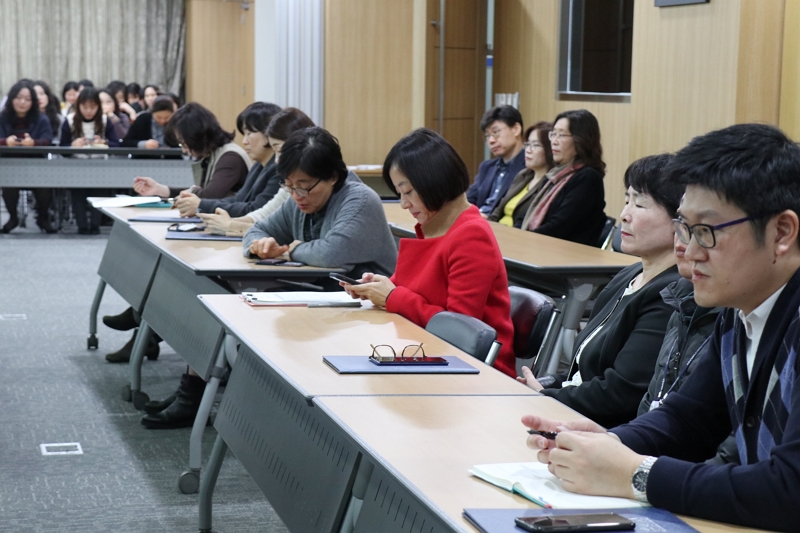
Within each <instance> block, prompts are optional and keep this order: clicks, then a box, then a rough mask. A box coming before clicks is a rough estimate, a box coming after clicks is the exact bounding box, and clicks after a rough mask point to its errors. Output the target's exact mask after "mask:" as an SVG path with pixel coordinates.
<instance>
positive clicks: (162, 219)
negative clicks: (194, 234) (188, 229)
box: [128, 206, 203, 224]
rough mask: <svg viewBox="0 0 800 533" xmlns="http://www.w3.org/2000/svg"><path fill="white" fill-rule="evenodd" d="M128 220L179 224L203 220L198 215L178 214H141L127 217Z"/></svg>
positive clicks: (196, 222) (195, 222)
mask: <svg viewBox="0 0 800 533" xmlns="http://www.w3.org/2000/svg"><path fill="white" fill-rule="evenodd" d="M136 207H142V206H136ZM128 222H168V223H176V222H180V223H181V224H200V223H202V222H203V221H202V220H201V219H200V217H187V218H180V217H178V216H172V217H165V216H157V215H142V216H138V217H132V218H129V219H128Z"/></svg>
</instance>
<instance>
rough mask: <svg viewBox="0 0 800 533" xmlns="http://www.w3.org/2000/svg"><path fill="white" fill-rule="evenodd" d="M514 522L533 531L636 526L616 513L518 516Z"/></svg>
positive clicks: (552, 531) (586, 529) (611, 529)
mask: <svg viewBox="0 0 800 533" xmlns="http://www.w3.org/2000/svg"><path fill="white" fill-rule="evenodd" d="M514 523H515V524H517V526H518V527H520V528H522V529H524V530H525V531H533V532H534V533H559V532H562V531H564V532H566V531H569V532H570V533H572V532H576V533H577V532H580V531H631V530H632V529H634V528H635V527H636V523H635V522H634V521H633V520H629V519H627V518H625V517H624V516H620V515H618V514H617V513H596V514H564V515H558V516H553V515H549V516H519V517H517V518H515V519H514Z"/></svg>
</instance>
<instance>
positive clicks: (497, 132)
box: [483, 128, 508, 141]
mask: <svg viewBox="0 0 800 533" xmlns="http://www.w3.org/2000/svg"><path fill="white" fill-rule="evenodd" d="M507 129H508V128H495V129H493V130H491V131H487V132H485V133H484V134H483V139H484V140H485V141H488V140H489V139H490V138H491V139H494V140H497V139H499V138H500V136H501V135H502V134H503V133H504V132H505V131H506V130H507Z"/></svg>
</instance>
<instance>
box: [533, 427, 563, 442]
mask: <svg viewBox="0 0 800 533" xmlns="http://www.w3.org/2000/svg"><path fill="white" fill-rule="evenodd" d="M528 434H530V435H541V436H542V437H544V438H546V439H549V440H556V435H558V431H539V430H536V429H529V430H528Z"/></svg>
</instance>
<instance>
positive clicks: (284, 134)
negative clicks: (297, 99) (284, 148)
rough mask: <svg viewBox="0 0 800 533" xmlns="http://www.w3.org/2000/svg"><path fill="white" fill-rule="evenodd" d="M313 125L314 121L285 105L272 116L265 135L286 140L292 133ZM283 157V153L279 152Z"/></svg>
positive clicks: (294, 108)
mask: <svg viewBox="0 0 800 533" xmlns="http://www.w3.org/2000/svg"><path fill="white" fill-rule="evenodd" d="M312 126H314V121H313V120H311V119H310V118H308V115H306V114H305V113H303V112H302V111H300V110H299V109H297V108H296V107H287V108H285V109H284V110H283V111H281V112H280V113H278V114H276V115H275V116H274V117H272V121H271V122H270V123H269V126H268V127H267V136H269V137H272V138H273V139H280V140H282V141H286V140H287V139H288V138H289V137H291V135H292V133H294V132H295V131H297V130H300V129H303V128H310V127H312ZM281 157H283V153H281Z"/></svg>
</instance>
